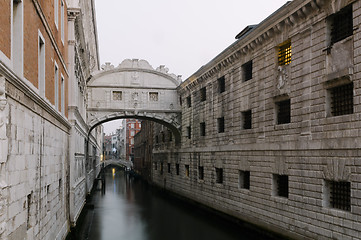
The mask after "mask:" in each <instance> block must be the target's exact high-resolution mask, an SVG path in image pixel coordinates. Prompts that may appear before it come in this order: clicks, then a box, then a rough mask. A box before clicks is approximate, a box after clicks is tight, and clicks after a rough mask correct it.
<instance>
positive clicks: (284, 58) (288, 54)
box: [277, 39, 292, 66]
mask: <svg viewBox="0 0 361 240" xmlns="http://www.w3.org/2000/svg"><path fill="white" fill-rule="evenodd" d="M277 62H278V66H286V65H289V64H291V62H292V43H291V39H288V40H286V41H284V42H283V43H281V44H279V45H278V47H277Z"/></svg>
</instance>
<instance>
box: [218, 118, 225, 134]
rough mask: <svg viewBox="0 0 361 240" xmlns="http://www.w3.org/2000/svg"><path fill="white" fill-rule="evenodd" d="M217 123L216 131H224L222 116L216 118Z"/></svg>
mask: <svg viewBox="0 0 361 240" xmlns="http://www.w3.org/2000/svg"><path fill="white" fill-rule="evenodd" d="M217 123H218V132H219V133H223V132H224V117H220V118H218V119H217Z"/></svg>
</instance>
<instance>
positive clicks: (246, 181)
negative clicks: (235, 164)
mask: <svg viewBox="0 0 361 240" xmlns="http://www.w3.org/2000/svg"><path fill="white" fill-rule="evenodd" d="M238 186H239V188H244V189H249V187H250V172H249V171H241V170H240V171H239V179H238Z"/></svg>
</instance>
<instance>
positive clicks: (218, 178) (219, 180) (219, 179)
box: [215, 167, 224, 184]
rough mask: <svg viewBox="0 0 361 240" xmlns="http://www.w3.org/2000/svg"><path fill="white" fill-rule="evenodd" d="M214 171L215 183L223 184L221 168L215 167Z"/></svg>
mask: <svg viewBox="0 0 361 240" xmlns="http://www.w3.org/2000/svg"><path fill="white" fill-rule="evenodd" d="M215 172H216V183H217V184H223V182H224V171H223V168H218V167H216V168H215Z"/></svg>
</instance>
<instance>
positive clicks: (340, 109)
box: [329, 83, 353, 116]
mask: <svg viewBox="0 0 361 240" xmlns="http://www.w3.org/2000/svg"><path fill="white" fill-rule="evenodd" d="M329 92H330V94H331V114H332V116H340V115H346V114H352V113H353V83H349V84H346V85H342V86H338V87H334V88H331V89H330V90H329Z"/></svg>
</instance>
